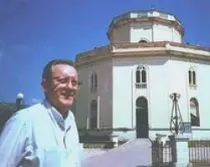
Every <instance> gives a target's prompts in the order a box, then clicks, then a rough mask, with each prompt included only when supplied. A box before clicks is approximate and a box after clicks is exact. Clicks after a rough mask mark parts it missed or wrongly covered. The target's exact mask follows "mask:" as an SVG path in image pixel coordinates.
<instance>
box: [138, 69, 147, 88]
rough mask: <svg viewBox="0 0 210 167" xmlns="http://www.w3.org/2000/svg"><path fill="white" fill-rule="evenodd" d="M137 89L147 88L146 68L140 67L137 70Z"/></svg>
mask: <svg viewBox="0 0 210 167" xmlns="http://www.w3.org/2000/svg"><path fill="white" fill-rule="evenodd" d="M136 88H140V89H145V88H147V71H146V68H145V67H144V66H138V67H137V69H136Z"/></svg>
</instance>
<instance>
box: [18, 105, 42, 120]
mask: <svg viewBox="0 0 210 167" xmlns="http://www.w3.org/2000/svg"><path fill="white" fill-rule="evenodd" d="M43 109H44V106H43V105H42V103H38V104H35V105H32V106H30V107H27V108H24V109H22V110H19V111H17V112H16V113H15V114H14V117H16V118H18V119H22V120H28V118H29V117H31V118H34V116H36V115H38V116H39V115H40V114H39V112H40V111H42V110H43Z"/></svg>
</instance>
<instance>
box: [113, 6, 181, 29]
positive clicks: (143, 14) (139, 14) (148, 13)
mask: <svg viewBox="0 0 210 167" xmlns="http://www.w3.org/2000/svg"><path fill="white" fill-rule="evenodd" d="M154 17H156V18H161V19H165V20H169V21H177V22H178V23H179V24H180V25H181V23H180V21H179V20H178V19H177V18H176V16H175V15H173V14H170V13H166V12H162V11H158V10H155V9H151V10H139V11H129V12H126V13H124V14H121V15H118V16H116V17H114V18H113V20H112V22H111V25H112V24H116V23H118V22H120V21H122V20H125V19H137V18H154Z"/></svg>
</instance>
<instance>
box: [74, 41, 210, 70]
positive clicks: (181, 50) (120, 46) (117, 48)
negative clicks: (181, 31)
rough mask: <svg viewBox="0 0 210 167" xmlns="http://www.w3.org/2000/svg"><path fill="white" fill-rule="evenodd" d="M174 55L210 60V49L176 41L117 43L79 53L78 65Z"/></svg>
mask: <svg viewBox="0 0 210 167" xmlns="http://www.w3.org/2000/svg"><path fill="white" fill-rule="evenodd" d="M154 56H174V57H179V58H187V59H197V60H203V61H210V49H209V48H204V47H200V46H192V45H186V44H181V43H176V42H167V41H165V42H148V43H116V44H112V45H108V46H105V47H101V48H98V49H94V50H91V51H88V52H84V53H81V54H79V55H77V59H76V63H75V64H76V66H77V67H79V66H81V65H85V64H89V63H93V62H98V61H102V60H104V59H112V58H125V57H126V58H129V57H154Z"/></svg>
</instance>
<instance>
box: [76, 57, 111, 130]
mask: <svg viewBox="0 0 210 167" xmlns="http://www.w3.org/2000/svg"><path fill="white" fill-rule="evenodd" d="M78 72H79V77H80V79H81V81H82V86H81V89H80V91H79V93H78V95H77V100H76V119H77V122H78V127H79V128H86V126H87V116H88V113H89V112H90V103H91V101H92V100H94V99H95V100H97V97H98V96H99V97H100V104H98V106H99V107H100V110H99V112H100V120H99V121H100V127H111V126H112V117H111V116H112V113H111V112H112V84H111V83H112V74H111V73H112V62H111V60H109V61H103V62H98V63H96V64H89V65H88V66H80V67H79V68H78ZM92 72H96V73H97V77H98V89H97V92H96V93H91V80H90V77H91V74H92Z"/></svg>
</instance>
